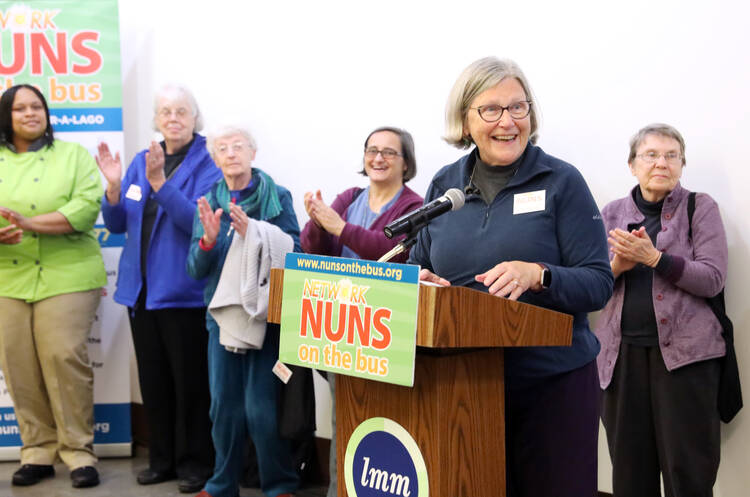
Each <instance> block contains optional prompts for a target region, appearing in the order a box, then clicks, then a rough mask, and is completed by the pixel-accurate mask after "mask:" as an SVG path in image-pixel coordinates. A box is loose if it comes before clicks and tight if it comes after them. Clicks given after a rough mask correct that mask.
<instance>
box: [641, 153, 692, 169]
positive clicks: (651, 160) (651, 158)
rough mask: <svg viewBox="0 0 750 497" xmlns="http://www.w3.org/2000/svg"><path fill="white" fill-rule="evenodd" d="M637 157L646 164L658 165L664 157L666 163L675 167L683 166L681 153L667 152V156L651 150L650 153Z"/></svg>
mask: <svg viewBox="0 0 750 497" xmlns="http://www.w3.org/2000/svg"><path fill="white" fill-rule="evenodd" d="M636 157H638V158H639V159H641V160H642V161H643V162H645V163H646V164H656V163H657V162H659V157H664V160H665V161H666V163H667V164H671V165H673V166H678V165H680V164H682V154H680V153H679V152H667V153H665V154H660V153H658V152H654V151H653V150H650V151H648V152H644V153H642V154H638V155H636Z"/></svg>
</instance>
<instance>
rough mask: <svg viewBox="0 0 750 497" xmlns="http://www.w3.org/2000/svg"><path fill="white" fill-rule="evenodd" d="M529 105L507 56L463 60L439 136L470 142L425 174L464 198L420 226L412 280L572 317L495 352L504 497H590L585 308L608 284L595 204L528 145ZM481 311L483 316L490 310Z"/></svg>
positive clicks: (580, 182) (435, 190) (561, 168)
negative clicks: (545, 340) (501, 385)
mask: <svg viewBox="0 0 750 497" xmlns="http://www.w3.org/2000/svg"><path fill="white" fill-rule="evenodd" d="M538 126H539V107H538V103H537V102H536V100H535V99H534V96H533V94H532V92H531V88H530V86H529V83H528V81H527V80H526V77H525V76H524V74H523V72H522V71H521V69H520V68H519V67H518V66H517V65H516V64H515V63H514V62H512V61H510V60H499V59H497V58H494V57H487V58H484V59H480V60H477V61H476V62H474V63H472V64H471V65H469V66H468V67H467V68H466V69H465V70H464V71H463V73H462V74H461V75H460V76H459V78H458V80H457V81H456V83H455V84H454V86H453V89H452V91H451V93H450V96H449V98H448V104H447V107H446V135H445V140H446V141H447V142H448V143H450V144H452V145H454V146H456V147H458V148H471V151H470V152H469V153H468V154H467V155H465V156H464V157H462V158H460V159H459V160H458V161H456V162H455V163H453V164H449V165H447V166H445V167H444V168H442V169H441V170H440V171H438V173H437V174H436V175H435V177H434V178H433V180H432V182H431V184H430V186H429V189H428V191H427V196H426V199H425V200H426V201H428V202H429V201H432V200H434V199H435V198H437V197H439V196H441V195H443V193H445V191H446V190H448V189H450V188H460V189H461V190H463V191H464V192H465V194H466V202H465V205H464V206H463V207H462V208H461V209H459V210H456V211H451V212H448V213H446V214H444V215H442V216H441V217H438V218H436V219H434V220H433V221H432V222H431V224H429V225H428V226H427V227H426V228H425V229H423V230H422V231H421V232H420V234H419V236H418V240H417V244H416V245H415V247H414V248H413V249H412V251H411V254H410V256H409V262H410V263H414V264H419V265H421V266H422V268H423V269H422V272H421V273H420V278H421V279H423V280H427V281H432V282H435V283H438V284H442V285H462V286H468V287H471V288H474V289H477V290H481V291H485V292H489V293H490V294H492V295H496V296H497V297H502V298H507V299H511V300H520V301H523V302H527V303H530V304H534V305H538V306H542V307H546V308H548V309H553V310H556V311H560V312H565V313H569V314H572V315H573V339H572V345H571V346H570V347H525V348H520V347H519V348H508V349H506V351H505V379H506V384H505V395H506V412H505V417H506V419H505V423H506V425H505V426H506V430H505V433H506V435H505V436H506V440H505V445H506V474H507V478H506V481H507V495H509V496H513V497H519V496H523V497H527V496H534V497H536V496H540V495H555V496H559V497H567V496H569V497H582V496H595V495H596V494H597V484H596V480H597V448H598V447H597V446H598V443H597V442H598V440H597V439H598V432H599V419H598V412H599V407H598V406H599V386H598V385H599V382H598V375H597V369H596V355H597V353H598V352H599V343H598V341H597V339H596V337H595V336H594V335H593V333H592V332H591V330H590V329H589V324H588V320H587V313H588V312H591V311H595V310H598V309H600V308H602V307H603V306H604V305H605V304H606V303H607V300H608V299H609V297H610V296H611V294H612V284H613V278H612V272H611V270H610V268H609V262H608V258H607V242H606V237H605V236H604V226H603V224H602V220H601V216H600V214H599V210H598V208H597V206H596V203H595V202H594V199H593V197H592V195H591V192H590V191H589V188H588V186H587V185H586V182H585V181H584V179H583V177H582V176H581V174H580V173H579V172H578V170H577V169H575V167H573V166H572V165H570V164H568V163H566V162H564V161H562V160H560V159H557V158H555V157H553V156H551V155H549V154H547V153H545V152H544V150H542V149H541V148H540V147H538V146H536V145H535V142H536V141H537V133H538ZM487 319H492V316H488V317H487Z"/></svg>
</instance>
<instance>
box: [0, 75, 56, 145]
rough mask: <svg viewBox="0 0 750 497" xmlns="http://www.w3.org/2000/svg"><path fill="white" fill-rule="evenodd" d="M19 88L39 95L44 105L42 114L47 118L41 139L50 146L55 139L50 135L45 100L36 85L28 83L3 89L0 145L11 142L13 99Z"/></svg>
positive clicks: (50, 129)
mask: <svg viewBox="0 0 750 497" xmlns="http://www.w3.org/2000/svg"><path fill="white" fill-rule="evenodd" d="M21 88H26V89H27V90H31V91H33V92H34V94H35V95H36V96H37V97H39V100H41V101H42V105H44V115H45V117H46V118H47V129H45V130H44V134H43V135H42V139H43V140H44V144H45V145H47V146H48V147H51V146H52V143H53V142H54V141H55V138H54V136H53V135H52V124H51V123H50V122H49V107H48V106H47V100H46V99H45V98H44V95H42V92H40V91H39V90H37V89H36V87H34V86H31V85H28V84H25V83H23V84H20V85H14V86H11V87H10V88H8V89H7V90H5V92H4V93H3V96H2V97H0V147H7V146H8V145H10V144H12V143H13V101H14V100H15V99H16V93H18V90H20V89H21Z"/></svg>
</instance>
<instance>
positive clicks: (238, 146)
mask: <svg viewBox="0 0 750 497" xmlns="http://www.w3.org/2000/svg"><path fill="white" fill-rule="evenodd" d="M245 148H250V145H248V144H247V143H243V142H234V143H232V144H231V145H219V146H218V147H216V154H217V155H226V154H228V153H229V150H230V149H231V150H232V152H234V153H235V154H239V153H240V152H242V151H243V150H245Z"/></svg>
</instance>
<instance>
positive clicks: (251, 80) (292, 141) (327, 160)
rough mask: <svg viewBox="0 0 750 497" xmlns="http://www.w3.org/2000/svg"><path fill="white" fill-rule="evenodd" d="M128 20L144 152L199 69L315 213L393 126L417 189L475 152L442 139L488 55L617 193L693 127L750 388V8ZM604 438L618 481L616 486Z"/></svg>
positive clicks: (737, 468) (611, 195)
mask: <svg viewBox="0 0 750 497" xmlns="http://www.w3.org/2000/svg"><path fill="white" fill-rule="evenodd" d="M120 16H121V36H122V55H123V67H122V69H123V79H124V92H125V94H124V118H125V132H126V140H125V147H126V150H125V157H126V158H127V160H130V158H132V156H133V155H134V154H135V153H136V152H137V151H138V150H139V149H141V148H143V147H144V146H145V145H146V144H147V142H148V141H149V140H150V139H152V137H154V134H153V131H152V130H151V128H150V124H149V123H150V119H151V116H152V108H151V102H152V101H151V98H152V95H153V93H152V92H153V90H154V89H155V88H156V87H157V86H158V85H159V84H161V83H164V82H168V81H176V82H184V83H186V84H188V85H189V86H190V87H191V88H192V89H193V90H194V92H195V93H196V96H197V97H198V100H199V103H200V105H201V107H202V110H203V112H204V114H205V116H206V117H207V123H208V125H209V126H210V125H217V124H220V123H225V122H228V121H231V122H240V123H244V124H248V125H249V126H250V127H251V129H252V130H253V131H254V133H255V134H256V137H257V139H258V143H259V153H258V156H257V161H256V166H258V167H261V168H263V169H265V170H266V171H268V172H270V173H271V174H272V175H273V177H274V179H276V180H277V182H278V183H280V184H282V185H284V186H286V187H288V188H289V189H290V190H291V191H292V194H293V195H294V198H295V208H296V209H297V213H298V216H299V219H300V222H301V223H302V222H304V221H305V220H306V219H305V215H304V209H303V208H302V204H301V199H302V194H303V193H304V192H305V191H307V190H310V189H316V188H321V189H322V190H323V194H324V198H326V199H327V200H331V199H332V198H333V196H334V195H335V194H336V193H337V192H339V191H341V190H343V189H344V188H346V187H348V186H351V185H353V184H363V181H362V179H361V177H360V176H359V175H357V174H356V171H357V170H358V168H359V166H360V160H361V156H362V153H361V151H362V140H363V139H364V137H365V136H366V134H367V133H368V132H369V131H370V130H371V129H372V128H374V127H376V126H380V125H383V124H394V125H397V126H401V127H404V128H406V129H408V130H409V131H410V132H411V133H412V134H413V135H414V138H415V141H416V146H417V158H418V165H419V173H418V175H417V177H416V178H415V179H414V180H413V181H412V183H410V185H411V186H412V188H414V189H415V190H417V191H419V192H422V193H423V192H424V191H425V189H426V186H427V184H428V182H429V179H430V178H431V176H432V175H433V174H434V172H435V171H437V169H438V168H439V167H441V166H442V165H444V164H446V163H448V162H450V161H452V160H454V159H455V158H456V157H458V156H459V155H460V152H459V151H458V150H455V149H452V148H451V147H449V146H448V145H446V144H445V143H444V142H442V141H441V140H440V135H441V133H442V130H443V109H444V105H445V99H446V97H447V94H448V90H449V88H450V87H451V85H452V84H453V81H454V80H455V78H456V77H457V75H458V73H459V72H460V71H461V70H462V69H463V68H464V67H465V66H466V65H467V64H468V63H470V62H471V61H473V60H475V59H477V58H479V57H482V56H485V55H497V56H501V57H510V58H512V59H515V60H516V61H517V62H518V63H519V64H520V65H521V67H522V68H523V69H524V70H525V72H526V74H527V76H528V77H529V79H530V81H531V84H532V86H533V87H534V90H535V92H536V96H537V102H538V104H539V105H540V106H541V109H542V113H543V118H544V119H543V125H542V129H541V140H540V142H539V144H540V145H541V146H542V147H543V148H544V149H545V150H546V151H547V152H550V153H552V154H553V155H556V156H558V157H560V158H563V159H565V160H567V161H569V162H571V163H573V164H574V165H576V166H577V167H578V168H579V169H580V170H581V171H582V172H583V174H584V176H585V177H586V179H587V181H588V183H589V186H590V187H591V190H592V191H593V192H594V195H595V197H596V199H597V201H598V202H599V203H600V205H601V206H603V205H604V204H605V203H606V202H608V201H610V200H613V199H615V198H617V197H621V196H623V195H624V194H625V192H626V191H627V190H628V189H629V188H630V187H631V186H632V185H634V184H635V183H634V180H633V178H632V177H631V176H630V174H629V172H628V169H627V166H626V156H627V141H628V138H629V137H630V136H631V135H632V134H633V133H634V132H635V131H636V130H637V129H638V128H640V127H641V126H643V125H645V124H647V123H649V122H653V121H664V122H667V123H670V124H672V125H674V126H676V127H677V128H678V129H679V130H680V131H681V132H682V133H683V135H684V136H685V139H686V141H687V158H688V165H687V168H686V170H685V172H684V175H683V184H684V185H685V186H686V187H687V188H690V189H694V190H698V191H705V192H709V193H710V194H711V195H713V196H714V198H716V199H717V200H718V202H719V204H720V206H721V209H722V215H723V217H724V223H725V228H726V231H727V235H728V240H729V249H730V276H729V280H728V283H727V297H728V309H729V314H730V316H731V317H732V318H733V319H734V322H735V326H736V334H737V348H738V354H739V355H740V360H741V368H742V374H743V379H744V383H745V385H746V387H747V388H746V390H747V391H748V392H750V339H749V338H748V337H747V334H746V331H747V330H748V329H750V308H748V306H746V305H743V304H742V302H743V300H744V299H743V298H742V292H743V290H744V289H745V286H746V285H745V284H744V283H745V282H747V281H748V280H749V279H750V269H748V264H747V263H746V261H747V260H748V255H750V250H749V244H750V241H749V240H748V236H750V235H748V228H750V223H749V222H748V220H747V214H746V213H748V212H750V195H748V194H747V187H748V185H750V163H749V162H750V161H749V160H748V151H747V148H746V145H745V144H746V141H745V140H746V139H747V136H750V112H749V111H750V109H749V108H748V107H749V104H748V102H749V100H748V97H747V93H746V92H747V89H748V88H750V64H748V62H750V60H749V58H750V57H749V56H748V55H747V54H748V47H749V46H750V35H749V34H748V30H747V29H746V20H747V19H748V18H749V17H750V7H748V5H747V4H746V3H740V2H729V1H717V2H713V3H712V4H709V3H708V2H701V3H700V4H698V3H696V4H695V5H694V4H692V3H691V4H688V3H685V2H677V1H669V2H656V1H646V0H632V1H629V2H620V3H617V4H615V3H613V2H594V1H582V0H573V1H570V2H559V1H542V0H538V1H535V2H520V1H518V2H513V3H509V2H500V1H497V0H495V1H478V0H464V1H462V2H451V3H446V2H437V1H431V2H403V1H401V2H396V1H391V0H384V1H378V2H355V1H346V2H330V1H317V2H316V1H313V2H304V1H288V2H236V1H228V0H212V1H208V2H193V1H190V2H186V1H176V0H170V1H166V0H165V1H159V2H155V1H153V0H151V1H146V0H123V1H122V2H121V5H120ZM748 395H750V394H748ZM322 398H325V397H322ZM322 409H323V410H324V409H325V407H323V408H322ZM748 416H750V415H748V412H743V413H741V414H740V416H739V417H738V418H737V419H736V420H735V421H734V422H733V423H732V424H731V425H730V426H724V427H723V434H722V437H723V447H722V450H723V453H722V455H723V457H722V465H721V469H720V472H719V480H718V483H717V485H716V495H717V496H719V497H725V496H738V495H743V494H745V493H746V492H747V490H746V489H747V488H750V472H748V471H747V462H746V459H745V449H744V448H745V447H746V446H747V445H748V443H750V418H749V417H748ZM319 424H320V425H321V428H322V429H321V434H323V435H326V434H327V432H326V429H325V427H324V425H325V423H324V422H320V423H319ZM602 448H603V452H602V455H601V458H600V459H601V461H602V464H601V466H602V468H601V473H602V478H601V480H602V481H601V484H600V486H601V488H602V489H603V490H609V489H611V484H610V482H609V478H610V476H609V475H610V472H609V467H608V464H609V460H608V459H609V458H608V455H607V453H606V445H605V444H604V443H603V444H602Z"/></svg>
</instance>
